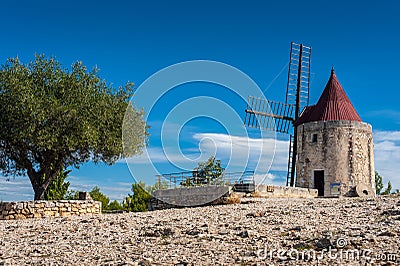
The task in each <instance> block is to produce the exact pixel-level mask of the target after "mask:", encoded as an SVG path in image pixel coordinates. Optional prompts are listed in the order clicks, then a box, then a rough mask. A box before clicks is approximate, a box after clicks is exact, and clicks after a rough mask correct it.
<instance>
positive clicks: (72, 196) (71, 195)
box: [64, 190, 79, 200]
mask: <svg viewBox="0 0 400 266" xmlns="http://www.w3.org/2000/svg"><path fill="white" fill-rule="evenodd" d="M64 199H65V200H78V199H79V192H78V191H75V190H68V191H67V193H65V195H64Z"/></svg>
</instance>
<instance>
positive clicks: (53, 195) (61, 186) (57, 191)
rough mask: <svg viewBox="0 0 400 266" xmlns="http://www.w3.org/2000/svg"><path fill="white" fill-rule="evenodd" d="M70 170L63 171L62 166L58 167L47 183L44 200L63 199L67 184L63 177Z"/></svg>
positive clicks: (65, 176) (66, 175)
mask: <svg viewBox="0 0 400 266" xmlns="http://www.w3.org/2000/svg"><path fill="white" fill-rule="evenodd" d="M70 172H71V170H66V171H64V169H63V168H61V169H60V171H59V172H58V174H57V175H56V177H55V178H54V179H53V181H51V183H50V184H49V186H48V188H47V190H46V192H45V194H44V199H45V200H61V199H64V197H65V195H66V193H67V191H68V188H69V185H70V183H69V182H65V179H66V178H67V177H68V174H69V173H70Z"/></svg>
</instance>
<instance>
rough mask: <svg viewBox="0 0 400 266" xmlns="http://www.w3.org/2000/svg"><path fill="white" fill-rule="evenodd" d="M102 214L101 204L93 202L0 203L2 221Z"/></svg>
mask: <svg viewBox="0 0 400 266" xmlns="http://www.w3.org/2000/svg"><path fill="white" fill-rule="evenodd" d="M100 213H101V202H99V201H93V200H55V201H47V200H38V201H19V202H2V203H0V220H10V219H25V218H41V217H65V216H73V215H78V216H80V215H86V214H100Z"/></svg>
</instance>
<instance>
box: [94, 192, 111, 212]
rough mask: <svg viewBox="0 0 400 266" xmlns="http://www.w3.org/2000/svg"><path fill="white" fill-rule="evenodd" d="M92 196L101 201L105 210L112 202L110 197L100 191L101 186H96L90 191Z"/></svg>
mask: <svg viewBox="0 0 400 266" xmlns="http://www.w3.org/2000/svg"><path fill="white" fill-rule="evenodd" d="M89 195H90V197H91V198H92V199H93V200H95V201H100V202H101V206H102V209H103V210H108V204H109V203H110V198H109V197H107V196H106V195H104V194H103V193H101V192H100V188H99V187H98V186H95V187H94V188H92V190H91V191H90V192H89Z"/></svg>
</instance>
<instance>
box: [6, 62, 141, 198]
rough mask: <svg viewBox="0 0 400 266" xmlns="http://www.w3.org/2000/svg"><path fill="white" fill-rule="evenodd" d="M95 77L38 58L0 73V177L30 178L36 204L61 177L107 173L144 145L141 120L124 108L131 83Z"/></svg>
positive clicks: (78, 67)
mask: <svg viewBox="0 0 400 266" xmlns="http://www.w3.org/2000/svg"><path fill="white" fill-rule="evenodd" d="M97 72H98V71H97V69H94V70H93V71H90V72H89V71H87V68H86V67H85V66H84V65H82V63H81V62H77V63H75V64H73V65H72V69H71V70H68V69H65V68H63V67H61V65H60V63H59V62H58V61H57V60H56V59H55V58H45V57H44V56H42V55H38V56H36V58H35V60H34V61H32V62H30V63H28V64H22V63H21V62H20V61H19V59H18V58H13V59H8V60H7V61H6V63H5V64H4V65H2V66H1V68H0V126H1V128H0V170H1V171H2V172H3V174H4V175H6V176H8V175H14V176H15V175H24V174H27V175H28V177H29V179H30V181H31V184H32V187H33V190H34V194H35V196H34V198H35V200H38V199H44V198H45V194H46V190H47V188H48V186H49V185H50V184H51V183H52V181H53V180H54V179H55V178H56V176H57V174H58V173H59V172H60V171H61V169H66V168H68V167H70V166H72V167H79V166H80V165H81V164H83V163H85V162H88V161H93V162H95V163H97V162H105V163H107V164H109V165H111V164H113V163H114V162H115V161H117V160H118V159H120V158H121V157H129V156H133V155H135V154H138V153H139V152H140V151H141V150H142V148H143V146H144V145H145V141H146V139H147V127H146V125H145V122H144V121H143V119H142V116H143V112H142V111H140V110H136V109H135V108H134V107H133V106H132V105H131V104H129V103H128V100H129V98H130V97H131V96H132V95H133V83H127V84H126V85H125V86H123V87H119V88H118V89H116V88H114V87H112V86H111V85H109V84H107V82H106V81H104V80H102V79H100V78H99V76H98V74H97ZM124 118H125V121H127V122H126V123H123V122H124ZM122 129H123V131H124V145H123V144H122ZM125 139H126V141H125ZM123 146H124V147H123Z"/></svg>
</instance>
